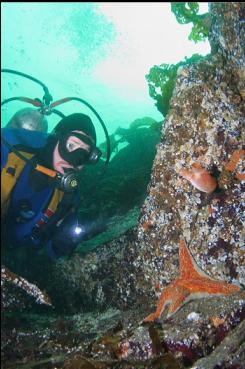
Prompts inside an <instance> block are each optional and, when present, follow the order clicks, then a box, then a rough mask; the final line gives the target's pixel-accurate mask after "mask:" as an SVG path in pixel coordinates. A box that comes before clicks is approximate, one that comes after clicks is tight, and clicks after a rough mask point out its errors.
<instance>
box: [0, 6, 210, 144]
mask: <svg viewBox="0 0 245 369" xmlns="http://www.w3.org/2000/svg"><path fill="white" fill-rule="evenodd" d="M206 4H207V3H206ZM1 8H2V15H1V17H2V32H1V35H2V36H1V37H2V46H1V47H2V58H1V67H2V68H9V69H14V70H17V71H20V72H23V73H27V74H30V75H31V76H33V77H35V78H37V79H39V80H41V81H42V82H43V83H44V84H46V85H47V87H48V88H49V91H50V93H51V94H52V96H53V99H54V101H56V100H58V99H60V98H63V97H66V96H76V97H80V98H82V99H85V100H86V101H87V102H89V103H90V104H91V105H92V106H93V107H94V108H95V109H96V110H97V111H98V112H99V114H100V115H101V117H102V119H103V120H104V121H105V123H106V125H107V128H108V131H109V134H112V133H113V132H114V131H115V130H116V129H117V128H118V127H119V126H120V127H128V126H129V124H130V123H131V122H132V121H133V120H135V119H137V118H142V117H145V116H149V117H151V118H153V119H155V120H156V121H161V120H162V119H163V117H162V115H161V114H160V113H159V111H158V110H157V109H156V107H155V106H154V101H153V100H152V99H151V98H150V96H149V93H148V85H147V81H146V79H145V75H146V74H147V73H148V72H149V69H150V67H152V66H153V65H154V64H160V63H176V62H178V61H179V60H181V59H183V56H185V55H186V56H191V55H192V54H193V53H194V52H199V53H201V54H206V53H208V51H209V45H208V43H207V42H206V43H199V44H198V45H195V44H194V43H193V42H190V41H188V33H189V31H190V26H189V25H179V24H178V23H177V22H176V19H175V17H174V15H173V14H172V13H171V10H170V3H147V2H146V3H127V2H126V3H73V2H71V3H70V2H69V3H68V2H64V3H52V2H48V3H38V2H37V3H35V2H30V3H25V2H21V3H2V4H1ZM13 96H26V97H29V98H35V97H38V98H42V97H43V91H42V88H40V86H38V85H36V84H35V83H33V82H31V81H29V80H27V79H24V78H21V77H18V76H14V75H10V74H7V73H2V99H5V98H9V97H13ZM25 106H26V105H25V104H24V103H21V102H11V103H9V104H7V105H5V106H4V107H3V109H2V126H5V125H6V124H7V122H8V120H9V119H10V117H11V116H12V115H13V113H14V112H15V111H16V110H18V109H20V108H22V107H25ZM80 109H82V111H83V112H84V113H85V114H86V113H88V114H89V115H90V116H91V118H92V119H93V120H94V122H95V124H96V129H97V135H98V138H99V142H103V141H104V134H103V130H102V129H101V127H100V125H99V123H98V121H97V120H96V118H95V116H94V115H93V113H91V111H90V110H88V109H87V107H85V106H83V105H81V104H79V103H77V102H76V103H71V102H69V103H67V104H64V105H62V106H60V110H61V111H62V112H63V113H64V114H70V113H73V112H75V111H79V110H80ZM80 111H81V110H80ZM58 119H59V118H58V117H57V116H55V115H54V114H53V115H51V116H49V117H48V120H49V131H51V130H52V129H53V127H54V126H55V124H56V123H57V121H58Z"/></svg>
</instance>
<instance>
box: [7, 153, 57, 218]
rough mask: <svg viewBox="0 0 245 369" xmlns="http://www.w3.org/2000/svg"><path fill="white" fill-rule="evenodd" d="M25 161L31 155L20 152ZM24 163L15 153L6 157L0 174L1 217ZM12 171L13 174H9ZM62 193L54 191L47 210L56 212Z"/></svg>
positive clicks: (31, 155)
mask: <svg viewBox="0 0 245 369" xmlns="http://www.w3.org/2000/svg"><path fill="white" fill-rule="evenodd" d="M21 154H23V155H24V156H25V157H26V158H27V159H31V158H32V157H33V154H30V153H26V152H21ZM25 165H26V162H25V161H24V160H22V159H20V158H19V157H18V156H17V155H16V154H15V153H13V152H11V153H10V154H9V156H8V161H7V164H6V166H5V167H4V168H3V170H2V173H1V216H3V215H4V214H5V213H6V211H7V210H8V206H9V200H10V197H11V194H12V191H13V189H14V186H15V184H16V182H17V181H18V178H19V176H20V175H21V173H22V171H23V169H24V167H25ZM11 171H13V174H11V173H10V172H11ZM63 195H64V192H62V191H60V190H57V189H55V191H54V194H53V196H52V198H51V201H50V203H49V205H48V208H49V209H50V210H52V211H53V212H55V211H56V209H57V206H58V204H59V202H60V201H61V200H62V197H63Z"/></svg>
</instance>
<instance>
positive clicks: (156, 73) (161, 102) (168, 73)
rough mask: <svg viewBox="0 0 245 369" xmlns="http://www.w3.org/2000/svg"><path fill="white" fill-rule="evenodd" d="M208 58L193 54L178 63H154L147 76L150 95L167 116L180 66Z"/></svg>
mask: <svg viewBox="0 0 245 369" xmlns="http://www.w3.org/2000/svg"><path fill="white" fill-rule="evenodd" d="M203 59H206V57H205V56H202V55H200V54H193V55H192V56H191V57H190V58H186V57H185V60H184V61H180V62H179V63H177V64H161V65H154V67H152V68H151V69H150V72H149V74H147V75H146V76H145V77H146V79H147V81H148V87H149V95H150V96H151V97H152V98H153V99H154V100H156V104H155V105H156V107H157V109H158V110H159V111H160V113H162V114H163V116H164V117H165V116H166V115H167V113H168V110H169V107H170V100H171V97H172V94H173V90H174V87H175V82H176V76H177V71H178V68H179V67H180V66H184V65H187V64H191V63H195V62H197V61H200V60H203Z"/></svg>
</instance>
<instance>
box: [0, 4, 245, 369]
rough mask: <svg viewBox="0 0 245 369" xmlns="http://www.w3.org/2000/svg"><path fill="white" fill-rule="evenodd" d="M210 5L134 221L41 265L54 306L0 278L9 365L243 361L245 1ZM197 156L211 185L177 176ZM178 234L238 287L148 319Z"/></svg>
mask: <svg viewBox="0 0 245 369" xmlns="http://www.w3.org/2000/svg"><path fill="white" fill-rule="evenodd" d="M210 14H211V19H212V25H211V31H210V36H209V40H210V44H211V47H212V53H211V55H210V56H209V57H208V58H207V59H206V60H202V61H200V62H197V63H193V64H191V65H188V66H186V67H182V68H180V69H179V70H178V76H177V82H176V86H175V90H174V93H173V97H172V99H171V106H170V110H169V113H168V115H167V117H166V119H165V124H164V127H163V129H162V136H161V142H160V143H159V145H158V146H157V154H156V157H155V160H154V163H153V168H152V175H151V181H150V183H149V185H148V194H147V197H146V199H145V201H144V204H143V206H142V207H141V209H140V213H139V218H138V222H137V224H136V225H135V226H134V227H129V229H128V230H127V231H126V232H125V233H123V234H121V235H120V236H119V237H117V238H115V239H113V240H112V241H109V242H106V243H104V244H102V245H100V246H99V247H97V248H96V249H94V250H91V252H89V253H87V254H85V255H84V254H82V253H79V252H77V253H75V254H74V255H73V256H72V257H71V258H69V259H62V260H59V261H58V262H56V263H50V264H48V265H46V266H44V265H42V266H41V267H40V265H39V266H38V267H37V270H42V273H39V276H40V277H38V275H36V276H35V278H34V280H33V279H32V283H36V284H37V285H38V286H39V287H40V288H41V289H44V290H45V291H46V293H47V294H48V295H49V297H50V298H51V301H52V306H46V305H40V306H39V305H35V302H34V301H33V297H31V296H28V295H27V294H26V293H25V291H23V290H21V289H18V288H17V287H15V286H14V285H13V283H12V284H10V283H9V282H4V286H3V304H2V310H3V312H2V326H3V328H2V366H3V368H5V369H10V368H40V369H41V368H42V369H46V368H52V369H54V368H65V369H77V368H79V369H94V368H96V369H97V368H108V369H109V368H127V369H134V368H135V369H136V368H144V369H151V368H166V369H177V368H193V369H194V368H195V369H242V368H244V367H245V326H244V305H245V304H244V293H243V292H242V290H243V289H244V285H245V280H244V277H245V263H244V261H245V260H244V253H245V249H244V177H243V176H242V173H244V172H243V171H244V155H242V154H243V153H244V152H243V151H242V150H244V149H245V148H244V146H243V145H244V125H245V119H244V110H245V109H244V98H245V64H244V63H245V62H244V61H245V55H244V50H245V45H244V43H245V30H244V14H245V6H244V4H243V3H211V4H210ZM235 152H239V153H240V156H239V158H238V160H233V158H234V156H233V154H234V153H235ZM197 162H198V163H200V164H201V165H202V166H203V167H205V168H206V169H207V170H208V171H209V173H211V174H212V175H213V176H214V177H215V178H216V180H217V182H218V187H217V188H216V190H215V191H214V192H211V193H204V192H202V191H200V190H198V189H197V188H195V187H194V186H193V185H192V184H191V183H190V182H189V181H187V180H186V179H185V178H183V177H181V176H180V175H179V171H180V169H181V168H186V169H190V168H191V166H192V164H194V163H197ZM181 237H183V238H184V239H185V241H186V244H187V246H188V248H189V250H190V252H191V254H192V256H193V258H194V259H195V261H196V263H197V265H198V266H199V268H200V269H202V270H203V271H205V273H206V274H208V275H209V276H210V277H212V278H215V279H217V280H222V281H226V282H228V283H232V284H237V285H238V284H239V285H240V286H241V291H239V292H237V293H235V294H233V295H229V296H209V297H202V298H200V299H198V300H194V301H190V302H188V303H187V304H185V305H184V306H183V307H182V308H181V309H180V310H179V311H178V312H176V314H174V315H172V316H171V317H167V316H166V313H165V312H164V313H163V314H162V316H161V317H160V318H159V319H158V320H157V321H155V322H152V323H144V322H143V319H144V318H145V317H146V316H147V315H148V314H150V313H151V312H153V311H154V310H155V308H156V305H157V302H158V298H159V296H160V293H161V292H162V290H163V289H164V288H165V287H166V286H167V285H168V284H169V283H170V282H171V281H173V280H174V279H175V278H176V277H177V276H178V273H179V255H178V250H179V249H178V248H179V240H180V238H181ZM41 274H42V275H44V274H45V279H42V278H41ZM27 275H28V274H27Z"/></svg>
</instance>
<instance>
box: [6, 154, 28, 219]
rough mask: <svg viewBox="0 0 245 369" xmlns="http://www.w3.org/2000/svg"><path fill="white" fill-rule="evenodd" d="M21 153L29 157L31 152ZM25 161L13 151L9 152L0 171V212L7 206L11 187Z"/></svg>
mask: <svg viewBox="0 0 245 369" xmlns="http://www.w3.org/2000/svg"><path fill="white" fill-rule="evenodd" d="M23 154H24V155H25V156H26V157H27V158H28V159H31V158H32V156H33V154H29V153H26V152H23ZM25 165H26V162H25V161H24V160H22V159H21V158H20V157H18V156H17V155H16V154H15V153H14V152H11V153H9V155H8V158H7V162H6V164H5V166H4V168H3V169H2V173H1V214H2V215H3V214H5V212H6V211H7V208H8V204H9V200H10V196H11V193H12V191H13V188H14V186H15V184H16V182H17V180H18V178H19V176H20V175H21V173H22V171H23V169H24V167H25Z"/></svg>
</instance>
